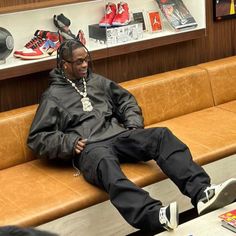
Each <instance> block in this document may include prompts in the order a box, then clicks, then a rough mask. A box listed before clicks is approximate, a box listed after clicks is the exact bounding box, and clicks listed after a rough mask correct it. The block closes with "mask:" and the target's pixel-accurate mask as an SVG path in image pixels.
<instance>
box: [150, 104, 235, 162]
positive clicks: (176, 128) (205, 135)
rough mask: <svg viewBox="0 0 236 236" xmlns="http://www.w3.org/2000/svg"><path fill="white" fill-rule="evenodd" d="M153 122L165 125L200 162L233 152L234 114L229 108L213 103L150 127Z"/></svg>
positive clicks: (214, 159)
mask: <svg viewBox="0 0 236 236" xmlns="http://www.w3.org/2000/svg"><path fill="white" fill-rule="evenodd" d="M153 126H159V127H161V126H164V127H168V128H169V129H170V130H171V131H172V132H173V133H174V134H175V135H176V136H177V137H178V138H180V139H181V140H182V141H183V142H184V143H186V144H187V145H188V146H189V148H190V150H191V153H192V155H193V158H194V160H195V161H196V162H198V163H199V164H200V165H203V164H207V163H210V162H212V161H216V160H218V159H220V158H223V157H227V156H229V155H232V154H235V153H236V116H235V115H232V112H231V111H226V110H223V109H220V108H217V107H213V108H208V109H205V110H202V111H198V112H194V113H191V114H187V115H184V116H181V117H177V118H174V119H171V120H167V121H163V122H160V123H158V124H156V125H151V126H149V127H153Z"/></svg>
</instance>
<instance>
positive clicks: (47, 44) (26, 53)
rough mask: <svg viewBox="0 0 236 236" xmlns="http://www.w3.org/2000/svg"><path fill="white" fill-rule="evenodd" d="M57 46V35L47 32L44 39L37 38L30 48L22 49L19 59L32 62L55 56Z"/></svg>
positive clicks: (58, 38)
mask: <svg viewBox="0 0 236 236" xmlns="http://www.w3.org/2000/svg"><path fill="white" fill-rule="evenodd" d="M59 46H60V36H59V34H58V33H56V32H50V31H48V32H47V33H46V36H45V37H43V38H39V39H38V40H37V41H36V42H35V43H34V44H32V45H31V46H30V47H27V48H24V50H23V51H22V54H21V59H25V60H32V59H40V58H44V57H49V56H51V55H55V54H56V51H57V49H58V47H59Z"/></svg>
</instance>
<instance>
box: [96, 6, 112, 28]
mask: <svg viewBox="0 0 236 236" xmlns="http://www.w3.org/2000/svg"><path fill="white" fill-rule="evenodd" d="M115 15H116V5H115V4H114V3H111V2H109V3H108V4H107V5H106V8H105V15H104V16H103V17H102V19H101V20H100V22H99V26H100V27H109V26H111V25H112V21H113V19H114V17H115Z"/></svg>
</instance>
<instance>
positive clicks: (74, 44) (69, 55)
mask: <svg viewBox="0 0 236 236" xmlns="http://www.w3.org/2000/svg"><path fill="white" fill-rule="evenodd" d="M77 48H84V49H85V50H86V52H87V53H88V56H89V61H91V55H90V53H89V51H88V49H87V47H85V45H84V44H83V43H81V42H80V41H79V40H78V39H68V40H65V41H64V42H63V43H61V45H60V47H59V48H58V49H57V68H58V69H63V64H64V63H65V62H69V63H71V62H73V51H74V50H75V49H77Z"/></svg>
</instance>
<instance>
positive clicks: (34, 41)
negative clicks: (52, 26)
mask: <svg viewBox="0 0 236 236" xmlns="http://www.w3.org/2000/svg"><path fill="white" fill-rule="evenodd" d="M47 33H48V31H45V30H36V31H35V33H34V36H33V38H32V39H31V40H30V41H29V42H27V43H26V44H25V46H24V47H23V48H21V49H19V50H15V51H14V53H13V56H15V57H17V58H20V57H21V56H22V52H23V51H24V50H26V49H27V48H31V47H32V46H33V45H35V44H37V42H38V40H41V39H42V38H45V37H46V34H47Z"/></svg>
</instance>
